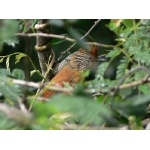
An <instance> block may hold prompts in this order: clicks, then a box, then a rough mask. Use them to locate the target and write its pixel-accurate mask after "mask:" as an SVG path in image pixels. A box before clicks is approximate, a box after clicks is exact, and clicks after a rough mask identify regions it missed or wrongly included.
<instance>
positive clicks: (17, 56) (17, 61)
mask: <svg viewBox="0 0 150 150" xmlns="http://www.w3.org/2000/svg"><path fill="white" fill-rule="evenodd" d="M23 57H27V55H26V54H24V53H20V54H18V55H16V58H15V60H16V61H15V64H17V63H19V62H20V60H21V59H22V58H23Z"/></svg>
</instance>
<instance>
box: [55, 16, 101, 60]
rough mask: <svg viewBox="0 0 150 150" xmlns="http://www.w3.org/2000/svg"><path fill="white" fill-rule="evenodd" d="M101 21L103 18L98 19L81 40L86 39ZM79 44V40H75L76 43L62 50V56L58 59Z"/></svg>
mask: <svg viewBox="0 0 150 150" xmlns="http://www.w3.org/2000/svg"><path fill="white" fill-rule="evenodd" d="M100 21H101V19H98V20H97V21H95V23H94V25H93V26H92V27H91V28H90V29H89V30H88V31H87V32H86V33H85V35H83V36H82V37H81V38H80V40H82V39H84V38H85V37H86V36H88V35H89V34H90V32H91V31H92V30H93V29H94V28H95V27H96V25H97V24H98V23H99V22H100ZM76 44H77V42H75V43H74V44H72V45H71V46H70V47H69V48H68V49H67V50H65V51H63V52H61V54H60V57H59V58H58V61H60V59H61V58H62V56H63V55H64V54H65V53H67V52H69V51H70V50H71V48H73V47H74V46H75V45H76Z"/></svg>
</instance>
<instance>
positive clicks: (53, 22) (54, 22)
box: [49, 19, 64, 27]
mask: <svg viewBox="0 0 150 150" xmlns="http://www.w3.org/2000/svg"><path fill="white" fill-rule="evenodd" d="M49 23H50V24H51V25H54V26H58V27H63V26H64V20H63V19H51V20H49Z"/></svg>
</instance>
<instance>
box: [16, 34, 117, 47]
mask: <svg viewBox="0 0 150 150" xmlns="http://www.w3.org/2000/svg"><path fill="white" fill-rule="evenodd" d="M15 35H16V36H25V37H36V36H42V37H51V38H56V39H62V40H66V41H69V42H73V43H74V42H76V40H75V39H72V38H69V37H67V36H64V35H57V34H47V33H16V34H15ZM86 44H89V45H95V46H101V47H104V48H114V47H115V46H114V45H107V44H102V43H98V42H86Z"/></svg>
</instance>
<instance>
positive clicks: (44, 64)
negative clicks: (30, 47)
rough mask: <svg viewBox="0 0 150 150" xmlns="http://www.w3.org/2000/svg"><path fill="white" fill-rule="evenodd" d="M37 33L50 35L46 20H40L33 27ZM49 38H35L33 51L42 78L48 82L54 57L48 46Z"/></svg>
mask: <svg viewBox="0 0 150 150" xmlns="http://www.w3.org/2000/svg"><path fill="white" fill-rule="evenodd" d="M35 29H36V31H37V33H51V26H50V25H49V24H48V22H47V20H46V19H41V20H40V21H39V22H38V24H36V25H35ZM50 41H51V38H50V37H42V36H37V37H36V46H35V49H36V51H37V54H38V58H39V63H40V67H41V71H42V75H43V77H44V78H45V79H46V80H47V81H49V80H50V79H51V78H52V75H51V73H50V69H51V68H52V66H53V63H54V60H55V55H54V52H53V50H52V47H51V45H50Z"/></svg>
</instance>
